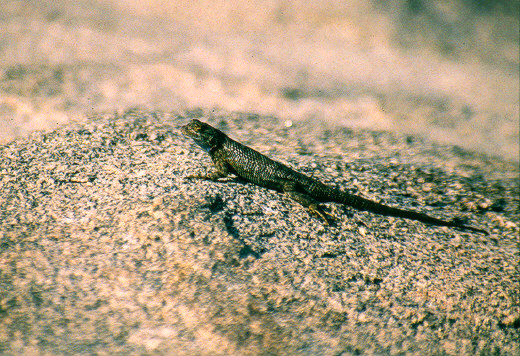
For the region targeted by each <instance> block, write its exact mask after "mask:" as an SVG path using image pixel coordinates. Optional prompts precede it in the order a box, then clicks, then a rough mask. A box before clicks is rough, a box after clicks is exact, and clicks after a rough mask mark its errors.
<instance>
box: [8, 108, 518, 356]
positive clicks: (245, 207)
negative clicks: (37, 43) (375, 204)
mask: <svg viewBox="0 0 520 356" xmlns="http://www.w3.org/2000/svg"><path fill="white" fill-rule="evenodd" d="M190 117H200V118H201V119H202V120H205V121H208V122H210V123H211V124H213V125H216V126H217V127H219V128H221V129H223V130H225V131H226V132H228V133H229V135H230V136H231V137H233V138H236V139H237V140H239V141H241V142H243V143H245V144H247V145H250V146H252V147H254V148H256V149H258V150H260V151H261V152H263V153H265V154H267V155H269V156H270V157H272V158H275V159H277V160H281V161H283V162H285V163H288V164H289V165H291V166H292V167H294V168H296V169H298V170H300V171H302V172H305V173H307V174H310V175H312V176H314V177H317V178H319V179H321V180H323V181H325V182H328V183H331V184H338V185H339V186H341V187H344V188H345V189H348V190H350V191H352V192H355V193H357V194H362V195H363V196H366V197H369V198H372V199H376V200H381V201H384V202H386V203H387V204H390V205H396V206H400V207H405V208H410V209H418V210H422V211H425V212H428V213H430V214H432V215H434V216H438V217H442V218H452V217H454V216H464V217H466V218H468V221H469V222H470V223H471V224H474V225H476V226H480V227H484V228H486V229H488V230H489V231H490V232H491V235H490V236H482V235H479V234H473V233H466V232H461V231H458V230H454V229H449V228H438V227H431V226H427V225H424V224H421V223H419V222H414V221H408V220H402V219H394V218H387V217H381V216H377V215H374V214H370V213H366V212H358V211H354V210H350V209H348V208H345V207H342V206H339V205H337V204H330V205H329V206H328V207H327V209H328V211H329V212H330V213H332V214H333V215H335V216H336V217H337V219H336V221H335V223H334V224H333V225H331V226H323V225H322V224H321V222H320V221H319V220H317V219H315V218H313V217H311V216H309V214H308V213H307V212H306V211H305V209H303V208H302V207H300V206H298V205H297V204H296V203H294V202H292V201H290V200H288V199H287V198H285V197H283V196H282V195H281V194H279V193H276V192H273V191H269V190H266V189H263V188H260V187H256V186H253V185H251V184H244V183H240V182H236V181H233V180H232V179H230V180H229V181H228V182H222V183H214V182H204V181H191V180H185V179H184V177H185V176H186V175H188V174H191V173H194V172H196V171H198V170H201V169H206V168H209V164H210V160H209V158H208V157H207V155H206V154H205V153H204V152H202V151H201V150H199V149H198V148H197V147H196V146H194V145H193V144H192V143H191V142H190V141H189V140H188V139H186V138H184V137H183V136H182V135H181V134H180V132H179V131H178V127H179V125H181V124H183V123H185V122H186V121H187V119H188V118H190ZM518 173H519V172H518V168H517V166H516V165H515V164H512V163H509V162H507V161H503V160H500V159H496V158H491V157H488V156H484V155H477V154H473V153H471V152H467V151H464V150H462V149H460V148H457V147H451V146H439V145H435V144H432V143H430V142H428V141H424V140H421V139H417V138H415V137H406V136H399V135H397V134H389V133H383V132H372V131H364V130H357V129H356V130H346V129H342V128H339V127H335V126H333V125H329V124H322V125H316V123H315V122H314V123H311V122H305V121H302V122H298V123H295V124H293V125H286V123H285V122H282V121H280V120H277V119H276V118H272V117H261V116H258V115H246V114H232V113H227V112H215V111H203V110H195V111H191V112H182V113H180V112H179V113H160V112H140V111H127V112H125V113H124V114H122V115H120V116H105V117H97V118H92V119H91V121H89V122H86V123H76V124H71V125H68V126H66V127H63V128H60V129H58V130H57V131H53V132H51V133H48V134H41V133H36V134H33V135H32V136H31V137H28V138H24V139H19V140H17V141H13V142H11V143H8V144H6V145H4V146H1V147H0V191H1V194H0V353H1V354H6V355H21V354H24V355H30V354H34V355H37V354H106V355H114V354H180V355H195V354H196V355H215V354H226V355H238V354H240V355H243V354H279V355H282V354H283V355H288V354H304V355H305V354H307V355H317V354H321V355H338V354H356V353H366V354H374V353H375V354H400V353H420V354H452V355H459V354H471V355H473V354H479V353H480V354H510V355H513V354H518V353H519V351H520V341H519V337H518V335H519V330H518V329H519V327H520V307H519V305H520V298H519V294H520V291H519V288H518V280H519V274H520V273H519V267H518V265H519V250H518V242H519V241H518V232H519V229H518V223H519V209H518V206H519V198H518V197H519V191H518Z"/></svg>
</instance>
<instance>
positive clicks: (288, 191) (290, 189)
mask: <svg viewBox="0 0 520 356" xmlns="http://www.w3.org/2000/svg"><path fill="white" fill-rule="evenodd" d="M282 189H283V192H284V194H285V195H287V196H288V197H289V198H291V199H292V200H295V201H297V202H298V203H300V204H301V205H303V206H304V207H306V208H307V209H309V212H310V213H311V214H312V215H314V216H316V217H318V218H321V219H323V221H324V222H325V224H326V225H329V219H328V218H327V216H328V217H329V218H330V219H331V220H333V219H334V216H333V215H331V214H329V213H327V212H325V211H323V209H321V208H320V206H319V203H318V201H317V200H315V199H314V198H312V197H311V196H310V195H307V194H305V193H301V192H298V191H297V190H296V184H295V183H293V182H285V183H284V184H283V188H282Z"/></svg>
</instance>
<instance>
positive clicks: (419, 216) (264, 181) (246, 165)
mask: <svg viewBox="0 0 520 356" xmlns="http://www.w3.org/2000/svg"><path fill="white" fill-rule="evenodd" d="M181 132H182V133H183V134H184V135H185V136H187V137H189V138H191V139H193V141H195V143H196V144H197V145H198V146H200V147H201V148H202V149H203V150H204V151H206V152H207V153H208V154H209V156H210V157H211V160H212V161H213V165H214V166H215V169H214V170H213V171H211V172H209V173H204V174H195V175H190V176H188V177H186V178H195V179H204V180H211V181H218V180H219V179H220V178H225V177H227V176H229V175H235V176H236V177H238V178H241V179H243V180H245V181H248V182H251V183H253V184H256V185H258V186H261V187H265V188H268V189H273V190H276V191H279V192H282V193H284V194H285V195H286V196H288V197H289V198H291V199H293V200H295V201H297V202H298V203H300V204H301V205H303V206H304V207H306V208H307V209H309V212H310V213H311V214H312V215H314V216H316V217H319V218H321V219H323V220H324V223H325V224H328V223H329V221H328V218H327V216H326V215H329V216H331V215H330V214H329V213H326V212H325V211H324V210H323V209H322V208H321V206H320V203H327V202H334V203H340V204H344V205H347V206H350V207H352V208H354V209H357V210H362V211H368V212H372V213H376V214H380V215H385V216H393V217H398V218H405V219H411V220H417V221H420V222H423V223H426V224H431V225H437V226H447V227H453V228H459V229H462V230H469V231H473V232H478V233H482V234H486V235H487V234H488V232H487V231H485V230H483V229H479V228H476V227H472V226H469V225H466V224H464V223H462V222H460V221H459V220H458V219H453V220H452V221H445V220H441V219H438V218H435V217H432V216H429V215H426V214H423V213H420V212H415V211H411V210H403V209H399V208H394V207H391V206H387V205H384V204H382V203H378V202H375V201H372V200H369V199H365V198H363V197H360V196H358V195H354V194H350V193H347V192H346V191H344V190H341V189H339V188H336V187H333V186H330V185H327V184H324V183H322V182H321V181H319V180H317V179H315V178H311V177H309V176H307V175H305V174H303V173H300V172H297V171H295V170H293V169H292V168H290V167H288V166H286V165H285V164H283V163H280V162H278V161H275V160H273V159H271V158H269V157H267V156H265V155H263V154H261V153H260V152H258V151H255V150H254V149H252V148H250V147H248V146H245V145H243V144H241V143H239V142H237V141H235V140H233V139H231V138H230V137H228V136H227V135H226V134H225V133H224V132H222V131H220V130H218V129H216V128H214V127H212V126H210V125H209V124H207V123H204V122H201V121H200V120H197V119H192V120H191V121H190V122H189V123H188V124H186V125H183V126H181Z"/></svg>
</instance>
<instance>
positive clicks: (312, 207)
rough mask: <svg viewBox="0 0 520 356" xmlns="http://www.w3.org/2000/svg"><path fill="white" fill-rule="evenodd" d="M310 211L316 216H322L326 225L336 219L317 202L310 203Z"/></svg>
mask: <svg viewBox="0 0 520 356" xmlns="http://www.w3.org/2000/svg"><path fill="white" fill-rule="evenodd" d="M309 211H310V213H311V214H312V215H314V216H315V217H317V218H321V219H322V220H323V222H324V224H325V225H330V223H331V222H332V221H334V220H335V219H336V217H335V216H334V215H332V214H330V213H328V212H326V211H324V210H323V209H321V208H320V207H319V206H318V205H317V204H311V205H309Z"/></svg>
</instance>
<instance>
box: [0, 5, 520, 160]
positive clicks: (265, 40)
mask: <svg viewBox="0 0 520 356" xmlns="http://www.w3.org/2000/svg"><path fill="white" fill-rule="evenodd" d="M519 4H520V1H519V0H488V1H485V0H455V1H443V0H437V1H433V0H406V1H405V0H394V1H380V0H371V1H370V0H369V1H367V0H363V1H361V0H347V1H339V0H325V1H319V2H310V1H303V0H264V1H247V0H230V1H224V0H201V1H187V0H179V1H175V0H76V1H65V0H62V1H57V0H38V1H36V0H0V10H1V11H0V143H5V142H8V141H10V140H12V139H14V138H17V137H23V136H25V135H27V134H29V133H30V132H31V131H33V130H51V129H53V128H55V127H57V126H58V125H62V124H65V123H67V122H69V121H71V120H80V119H87V118H88V117H89V116H90V115H92V114H94V113H103V112H109V113H111V112H121V111H123V110H126V109H129V108H134V107H139V108H142V109H148V110H162V111H174V110H197V108H202V109H204V110H206V109H211V108H221V109H225V110H231V111H242V112H252V113H258V114H262V115H274V116H277V117H280V118H282V119H286V120H300V119H316V122H317V124H319V120H324V121H331V122H335V123H338V124H340V125H344V126H348V127H361V128H368V129H372V130H385V131H387V130H389V131H396V132H400V133H405V134H412V135H420V136H423V137H427V138H429V139H431V140H433V141H436V142H440V143H449V144H453V145H458V146H461V147H463V148H466V149H470V150H475V151H479V152H483V153H487V154H490V155H494V156H498V157H500V158H503V159H506V160H513V161H518V160H519V158H518V154H519V153H518V144H519V143H518V137H519V135H518V132H519V127H518V126H519Z"/></svg>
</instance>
